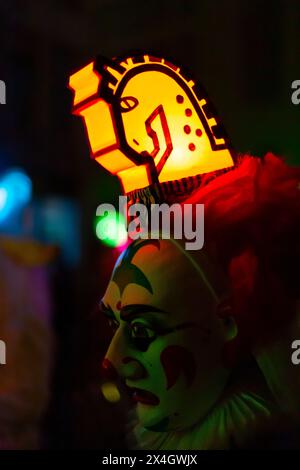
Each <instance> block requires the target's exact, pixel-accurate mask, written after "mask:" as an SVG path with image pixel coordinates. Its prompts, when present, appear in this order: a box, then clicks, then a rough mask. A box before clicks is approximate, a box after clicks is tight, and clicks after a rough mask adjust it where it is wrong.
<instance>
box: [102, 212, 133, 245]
mask: <svg viewBox="0 0 300 470" xmlns="http://www.w3.org/2000/svg"><path fill="white" fill-rule="evenodd" d="M95 232H96V236H97V238H99V240H100V241H101V242H102V243H104V244H105V245H107V246H110V247H112V248H115V247H117V246H118V247H120V246H122V245H125V243H126V242H127V237H128V234H127V231H126V226H125V220H124V217H123V216H122V215H121V214H119V213H117V212H116V213H115V212H106V215H104V216H102V217H97V219H96V225H95Z"/></svg>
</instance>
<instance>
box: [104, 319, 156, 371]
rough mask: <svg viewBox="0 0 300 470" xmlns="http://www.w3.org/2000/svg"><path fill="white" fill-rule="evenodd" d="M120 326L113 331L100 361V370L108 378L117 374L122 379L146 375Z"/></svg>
mask: <svg viewBox="0 0 300 470" xmlns="http://www.w3.org/2000/svg"><path fill="white" fill-rule="evenodd" d="M127 343H128V341H126V338H124V334H123V333H122V329H121V327H119V330H118V331H117V332H116V333H115V335H114V337H113V339H112V341H111V343H110V346H109V348H108V350H107V352H106V355H105V358H104V359H103V362H102V370H103V372H104V374H105V376H106V377H107V378H108V379H109V380H116V379H117V377H118V376H119V377H120V378H122V379H124V380H126V379H127V380H139V379H142V378H144V377H146V376H147V371H146V369H145V367H144V366H143V365H142V364H141V362H140V361H139V360H138V359H137V358H136V357H135V352H136V351H135V350H134V349H133V348H132V347H130V345H129V344H127Z"/></svg>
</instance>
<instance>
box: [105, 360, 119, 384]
mask: <svg viewBox="0 0 300 470" xmlns="http://www.w3.org/2000/svg"><path fill="white" fill-rule="evenodd" d="M101 368H102V372H103V375H104V376H105V377H106V378H107V379H109V380H115V379H117V378H118V373H117V371H116V369H115V368H114V366H113V364H112V363H111V362H110V360H109V359H107V358H104V359H103V361H102V364H101Z"/></svg>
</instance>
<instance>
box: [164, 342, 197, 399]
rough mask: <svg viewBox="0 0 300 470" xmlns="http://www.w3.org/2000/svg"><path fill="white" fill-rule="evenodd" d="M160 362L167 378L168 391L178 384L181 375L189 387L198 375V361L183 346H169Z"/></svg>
mask: <svg viewBox="0 0 300 470" xmlns="http://www.w3.org/2000/svg"><path fill="white" fill-rule="evenodd" d="M160 361H161V363H162V366H163V369H164V371H165V374H166V378H167V390H169V389H170V388H171V387H173V385H174V384H175V383H176V382H177V380H178V378H179V377H180V375H181V374H183V375H184V376H185V379H186V382H187V386H188V387H189V386H190V385H191V384H192V382H193V380H194V378H195V375H196V361H195V359H194V356H193V354H192V353H191V352H190V351H188V350H187V349H186V348H184V347H182V346H168V347H167V348H165V349H164V350H163V352H162V353H161V355H160Z"/></svg>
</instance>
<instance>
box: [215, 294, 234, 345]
mask: <svg viewBox="0 0 300 470" xmlns="http://www.w3.org/2000/svg"><path fill="white" fill-rule="evenodd" d="M216 313H217V316H218V317H219V318H220V319H221V321H222V325H223V331H224V336H225V339H226V341H231V340H232V339H234V338H235V337H236V336H237V334H238V327H237V323H236V321H235V319H234V317H233V308H232V302H231V300H230V299H229V298H226V299H224V300H221V301H220V302H219V303H218V305H217V309H216Z"/></svg>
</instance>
